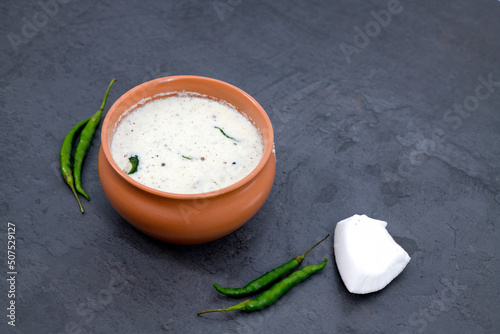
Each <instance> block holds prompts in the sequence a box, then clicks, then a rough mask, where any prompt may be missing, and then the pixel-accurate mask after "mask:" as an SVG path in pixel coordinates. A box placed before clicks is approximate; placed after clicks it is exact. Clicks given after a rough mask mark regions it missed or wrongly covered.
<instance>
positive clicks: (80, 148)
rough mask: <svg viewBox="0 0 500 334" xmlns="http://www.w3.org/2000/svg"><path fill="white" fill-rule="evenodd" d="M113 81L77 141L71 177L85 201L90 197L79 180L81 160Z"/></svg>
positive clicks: (98, 120)
mask: <svg viewBox="0 0 500 334" xmlns="http://www.w3.org/2000/svg"><path fill="white" fill-rule="evenodd" d="M115 81H116V79H113V80H111V82H110V83H109V85H108V89H107V90H106V94H105V95H104V99H103V101H102V104H101V108H100V109H99V110H97V112H96V113H95V114H94V115H92V117H91V118H90V119H89V121H88V122H87V124H86V125H85V128H83V130H82V133H81V134H80V140H79V141H78V145H77V147H76V151H75V164H74V170H73V176H74V178H75V188H76V190H77V191H78V192H79V193H80V194H82V195H83V196H85V198H86V199H87V200H90V197H89V196H88V195H87V193H86V192H85V191H84V190H83V188H82V180H81V173H82V165H83V160H84V159H85V155H86V154H87V151H88V150H89V148H90V145H91V144H92V138H93V137H94V133H95V131H96V129H97V127H98V125H99V122H100V121H101V116H102V111H103V110H104V106H105V105H106V101H107V100H108V94H109V90H110V89H111V86H112V85H113V83H114V82H115Z"/></svg>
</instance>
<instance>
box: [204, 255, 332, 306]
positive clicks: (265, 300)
mask: <svg viewBox="0 0 500 334" xmlns="http://www.w3.org/2000/svg"><path fill="white" fill-rule="evenodd" d="M327 260H328V259H326V258H325V259H324V260H323V262H322V263H320V264H318V265H314V264H312V265H309V266H307V267H304V268H302V269H301V270H298V271H295V272H293V273H291V274H290V275H289V276H288V277H286V278H284V279H282V280H281V281H279V282H278V283H276V284H275V285H273V286H272V287H271V288H270V289H269V290H266V291H264V292H263V293H261V294H260V295H259V296H257V297H256V298H255V299H247V300H245V301H242V302H241V303H238V304H236V305H233V306H231V307H228V308H219V309H215V310H208V311H202V312H198V315H200V314H203V313H209V312H223V311H237V310H240V311H247V312H251V311H257V310H261V309H263V308H266V307H268V306H270V305H272V304H274V303H275V302H276V301H277V300H278V299H279V298H280V297H281V296H283V295H284V294H285V293H286V292H287V291H288V290H290V289H291V288H292V287H294V286H295V285H297V284H299V283H300V282H302V281H304V280H305V279H306V278H308V277H309V276H311V275H312V274H314V273H316V272H318V271H320V270H322V269H323V268H324V267H325V266H326V262H327Z"/></svg>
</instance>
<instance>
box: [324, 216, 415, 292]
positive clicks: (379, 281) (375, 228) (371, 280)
mask: <svg viewBox="0 0 500 334" xmlns="http://www.w3.org/2000/svg"><path fill="white" fill-rule="evenodd" d="M386 226H387V223H386V222H385V221H382V220H377V219H373V218H370V217H367V216H366V215H354V216H352V217H350V218H347V219H344V220H342V221H340V222H338V223H337V226H336V227H335V236H334V240H333V249H334V253H335V261H336V263H337V268H338V269H339V273H340V276H341V277H342V281H344V284H345V286H346V287H347V290H349V292H351V293H357V294H365V293H371V292H375V291H379V290H381V289H383V288H384V287H386V286H387V284H389V283H390V282H391V281H392V280H393V279H394V278H396V277H397V276H398V275H399V274H400V273H401V272H402V271H403V269H404V268H405V267H406V265H407V264H408V262H409V261H410V256H409V255H408V253H406V251H405V250H404V249H403V248H402V247H401V246H399V245H398V244H397V243H396V242H395V241H394V239H393V238H392V237H391V235H390V234H389V232H387V230H386V228H385V227H386Z"/></svg>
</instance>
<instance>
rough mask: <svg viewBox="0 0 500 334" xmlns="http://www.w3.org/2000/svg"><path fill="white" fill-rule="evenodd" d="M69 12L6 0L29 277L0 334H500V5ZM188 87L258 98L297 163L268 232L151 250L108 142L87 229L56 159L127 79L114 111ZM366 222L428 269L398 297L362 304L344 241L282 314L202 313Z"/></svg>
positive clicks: (401, 282)
mask: <svg viewBox="0 0 500 334" xmlns="http://www.w3.org/2000/svg"><path fill="white" fill-rule="evenodd" d="M54 1H55V0H54ZM54 1H53V0H41V2H37V1H13V0H8V1H2V2H1V4H0V13H1V14H0V15H1V19H0V35H1V36H0V38H1V42H0V48H1V67H0V87H1V90H0V108H1V122H0V127H1V143H0V144H1V145H0V156H1V164H0V180H1V194H2V195H1V197H0V198H1V200H0V213H1V219H2V221H1V231H2V237H1V239H0V240H1V243H2V245H1V246H0V248H2V249H3V251H2V252H0V254H2V257H3V259H1V260H0V264H1V265H0V267H1V269H0V271H1V272H2V277H4V278H6V272H7V271H8V269H7V264H6V263H7V259H6V258H7V251H6V248H7V223H8V222H11V223H14V224H15V225H16V238H17V244H16V246H17V249H16V252H17V258H16V260H17V268H16V269H17V271H18V275H17V285H16V292H17V295H16V305H17V313H16V316H17V322H16V327H15V329H14V328H12V327H11V326H8V325H7V323H6V322H7V320H8V319H7V318H6V314H7V311H6V307H7V306H8V302H9V300H8V298H7V292H8V285H7V284H6V282H5V280H4V283H2V284H1V285H0V286H1V289H0V310H3V311H1V312H0V313H1V314H0V319H1V321H0V325H1V329H0V331H2V333H6V332H7V333H11V332H12V333H163V332H172V333H312V332H316V333H334V332H338V333H340V332H346V333H414V332H415V333H438V332H439V333H445V332H447V333H494V332H497V333H498V332H499V331H500V319H499V313H498V309H499V307H500V302H499V300H500V293H499V260H498V255H499V244H500V243H499V241H500V235H499V232H498V216H499V213H500V158H499V156H500V145H499V143H500V67H499V65H500V57H499V56H500V38H499V31H500V20H499V18H500V2H499V1H496V0H476V1H465V0H446V1H423V0H420V1H417V0H413V1H410V0H402V1H401V3H400V7H397V9H394V8H391V9H393V11H398V12H397V13H394V14H392V15H391V17H390V19H388V17H387V16H385V22H382V23H383V26H381V25H380V24H379V23H377V21H376V20H375V16H373V14H371V11H375V12H380V11H381V10H387V6H388V4H390V3H391V1H389V0H387V1H348V0H342V1H326V0H323V1H319V0H318V1H307V2H306V1H286V0H283V1H269V2H266V1H250V0H243V1H241V0H218V1H203V2H202V1H199V2H197V1H176V2H174V1H138V0H135V1H124V0H121V1H109V0H107V1H81V0H80V1H76V0H75V1H68V0H65V1H63V0H60V2H59V3H57V4H58V5H57V7H56V6H55V5H54V4H55V3H56V2H54ZM40 3H41V4H40ZM44 4H46V5H44ZM50 4H51V5H50ZM35 24H36V26H35ZM365 29H368V34H369V35H370V36H368V35H362V34H361V33H360V32H359V31H360V30H361V31H365ZM364 34H366V32H365V33H364ZM363 37H364V38H365V39H363ZM354 47H356V50H355V52H354V51H353V50H354V49H353V48H354ZM342 49H344V51H343V50H342ZM345 50H348V51H345ZM346 52H347V53H346ZM349 52H350V53H351V54H350V55H349ZM178 74H194V75H202V76H208V77H213V78H217V79H220V80H224V81H227V82H229V83H231V84H234V85H236V86H238V87H240V88H242V89H243V90H245V91H246V92H248V93H249V94H251V95H252V96H253V97H254V98H255V99H256V100H257V101H259V102H260V104H261V105H262V106H263V107H264V109H265V110H266V111H267V112H268V114H269V116H270V118H271V120H272V122H273V126H274V130H275V140H276V152H277V158H278V160H277V162H278V163H277V171H276V179H275V183H274V187H273V189H272V192H271V194H270V196H269V198H268V200H267V202H266V203H265V205H264V206H263V207H262V209H261V210H260V211H259V212H258V213H257V214H256V216H255V217H253V218H252V219H251V220H250V221H249V222H248V223H247V224H246V225H244V226H243V227H242V228H241V229H239V230H238V231H236V232H234V233H232V234H231V235H229V236H227V237H225V238H222V239H220V240H218V241H215V242H212V243H209V244H204V245H199V246H189V247H186V246H175V245H169V244H165V243H162V242H158V241H155V240H152V239H151V238H149V237H147V236H145V235H143V234H141V233H139V232H138V231H137V230H135V229H134V228H132V227H131V226H129V225H128V224H127V223H126V222H125V221H124V220H123V219H122V218H121V217H120V216H119V215H118V214H117V213H116V212H115V211H114V209H113V208H112V207H111V206H110V204H109V203H108V201H107V200H106V197H105V196H104V193H103V191H102V189H101V186H100V183H99V178H98V174H97V153H98V147H99V141H100V134H99V133H98V134H97V135H96V137H95V140H94V141H93V146H92V148H91V150H90V152H89V155H88V157H87V160H86V162H85V165H84V173H83V182H84V186H85V189H86V190H87V192H88V193H89V195H90V196H91V201H90V202H86V201H85V202H84V203H83V205H84V207H85V209H86V213H85V214H84V215H82V214H81V213H80V212H79V210H78V207H77V203H76V201H75V199H74V197H73V195H72V194H71V192H70V190H69V188H68V187H67V186H66V185H65V184H64V182H63V180H62V177H61V175H60V172H59V162H58V154H59V149H60V145H61V142H62V140H63V138H64V136H65V134H66V133H67V131H69V129H70V128H71V127H72V126H73V125H74V124H75V123H77V122H78V121H80V120H82V119H84V118H87V117H89V116H90V115H92V114H93V113H94V112H95V111H96V110H97V109H98V107H99V105H100V103H101V100H102V96H103V93H104V91H105V88H106V87H107V85H108V83H109V81H110V80H111V78H113V77H116V78H117V79H118V81H117V83H116V84H115V85H114V86H113V88H112V90H111V93H110V97H109V101H108V106H107V108H106V110H107V109H108V108H109V106H110V105H111V104H112V103H113V102H114V101H116V99H117V98H119V97H120V96H121V95H122V94H123V93H125V92H126V91H127V90H129V89H131V88H132V87H134V86H136V85H138V84H140V83H142V82H144V81H147V80H151V79H153V78H158V77H162V76H168V75H178ZM488 78H489V79H488ZM483 79H484V80H486V81H488V80H490V82H493V83H490V86H488V87H487V86H485V85H484V84H483V83H482V82H483V81H482V80H483ZM494 83H496V84H494ZM488 89H489V90H488ZM476 94H479V95H477V96H479V97H480V99H478V98H477V97H476ZM454 106H455V107H454ZM460 107H461V108H462V109H463V112H461V113H457V112H454V111H453V109H454V108H455V110H459V109H458V108H460ZM355 213H359V214H363V213H364V214H367V215H369V216H371V217H373V218H377V219H382V220H386V221H387V222H388V230H389V232H390V233H391V234H392V235H393V236H394V238H395V239H396V240H397V241H398V242H399V243H400V244H401V245H402V246H403V247H404V248H405V249H406V250H407V251H408V253H409V254H410V256H411V257H412V260H411V261H410V263H409V265H408V266H407V267H406V269H405V270H404V272H403V273H402V274H401V275H400V276H399V277H398V278H397V279H396V280H395V281H393V282H392V283H391V284H390V285H389V286H388V287H387V288H385V289H384V290H382V291H381V292H378V293H374V294H371V295H365V296H357V295H351V294H349V293H348V292H347V290H346V289H345V287H344V285H343V283H342V281H341V280H340V278H339V274H338V272H337V269H336V266H335V261H334V256H333V249H332V241H333V239H332V238H331V237H330V239H329V240H328V241H327V242H325V243H324V244H323V245H321V246H320V247H318V248H317V249H315V251H314V252H313V253H312V254H310V255H308V257H306V260H305V262H304V264H310V263H319V262H320V261H321V260H322V259H323V258H324V257H325V256H326V257H328V259H329V262H328V265H327V267H326V268H325V270H324V271H322V272H321V273H319V274H317V275H315V276H313V277H311V278H310V279H309V280H307V281H305V282H304V283H302V284H301V285H300V286H299V287H296V288H294V289H292V290H291V291H290V292H289V293H288V294H287V295H285V296H284V297H283V298H282V299H281V300H279V301H278V303H276V304H275V305H273V306H272V307H270V308H269V309H267V310H264V311H261V312H257V313H249V314H247V313H240V312H235V313H219V314H207V315H205V316H202V317H197V316H196V312H198V311H201V310H204V309H208V308H215V307H225V306H230V305H232V304H234V303H235V302H236V301H235V300H229V299H228V298H224V297H222V296H220V295H218V294H217V293H216V292H215V290H213V288H212V287H211V283H212V282H213V281H217V282H218V283H219V284H222V285H242V284H244V283H245V282H247V281H248V280H251V279H253V278H255V277H256V276H258V275H259V274H261V273H263V272H265V271H267V270H270V269H271V268H273V267H275V266H278V265H280V264H281V263H283V262H285V261H287V260H289V259H291V258H292V257H294V256H296V255H299V254H301V253H302V252H304V251H305V250H306V249H307V248H309V246H310V245H312V244H313V243H314V242H316V241H317V240H319V239H321V238H322V237H323V236H325V235H326V234H327V233H330V234H333V231H334V228H335V224H336V222H338V221H340V220H342V219H344V218H346V217H349V216H351V215H353V214H355Z"/></svg>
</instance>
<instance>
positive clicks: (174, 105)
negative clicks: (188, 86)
mask: <svg viewBox="0 0 500 334" xmlns="http://www.w3.org/2000/svg"><path fill="white" fill-rule="evenodd" d="M263 150H264V149H263V145H262V140H261V136H260V133H259V131H258V130H257V128H256V127H255V126H254V125H253V124H252V123H251V122H250V120H249V119H248V118H247V117H246V116H244V115H243V114H241V113H240V112H238V110H236V109H235V108H234V107H233V106H231V105H229V104H227V103H224V102H221V101H216V100H213V99H210V98H207V97H202V96H198V95H194V94H189V93H183V94H179V95H177V96H171V97H166V98H162V99H158V100H155V101H152V102H148V103H146V104H144V105H141V106H139V107H138V108H137V109H135V110H133V111H132V112H130V113H129V114H128V115H126V116H125V118H124V119H123V120H122V122H121V123H120V124H119V125H118V126H117V127H116V129H115V132H114V135H113V139H112V141H111V155H112V156H113V159H114V160H115V162H116V163H117V164H118V166H119V167H120V168H121V169H122V170H123V171H125V173H129V172H130V170H131V168H132V164H131V162H130V160H129V159H130V158H131V157H135V156H137V158H138V161H139V163H138V166H137V170H136V171H135V172H134V173H132V174H129V176H130V177H132V178H133V179H134V180H136V181H138V182H140V183H142V184H144V185H146V186H148V187H151V188H154V189H158V190H161V191H165V192H170V193H178V194H195V193H204V192H209V191H214V190H218V189H221V188H224V187H227V186H229V185H231V184H233V183H235V182H237V181H239V180H241V179H242V178H244V177H245V176H247V175H248V174H250V173H251V171H252V170H253V169H254V168H255V167H256V166H257V164H258V163H259V161H260V159H261V157H262V155H263Z"/></svg>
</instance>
